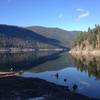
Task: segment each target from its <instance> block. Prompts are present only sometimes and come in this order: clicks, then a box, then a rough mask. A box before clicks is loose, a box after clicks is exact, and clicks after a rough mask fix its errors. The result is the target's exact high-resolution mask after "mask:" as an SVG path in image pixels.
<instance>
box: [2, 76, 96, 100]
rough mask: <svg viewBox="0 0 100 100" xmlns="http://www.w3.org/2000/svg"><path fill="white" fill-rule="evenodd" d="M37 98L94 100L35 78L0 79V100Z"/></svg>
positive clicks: (46, 99)
mask: <svg viewBox="0 0 100 100" xmlns="http://www.w3.org/2000/svg"><path fill="white" fill-rule="evenodd" d="M38 97H39V98H43V99H42V100H95V99H91V98H89V97H87V96H84V95H81V94H78V93H76V92H75V91H70V90H69V89H68V88H67V87H64V86H59V85H56V84H53V83H49V82H47V81H45V80H41V79H37V78H23V77H18V76H10V77H5V78H0V100H29V98H32V100H35V98H38ZM18 98H19V99H18ZM37 100H38V99H37Z"/></svg>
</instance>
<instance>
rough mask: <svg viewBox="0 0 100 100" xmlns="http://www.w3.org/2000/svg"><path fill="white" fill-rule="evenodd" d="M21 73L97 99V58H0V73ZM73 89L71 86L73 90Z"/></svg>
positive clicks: (56, 54)
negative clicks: (11, 69)
mask: <svg viewBox="0 0 100 100" xmlns="http://www.w3.org/2000/svg"><path fill="white" fill-rule="evenodd" d="M12 67H13V68H14V71H20V70H23V71H24V73H23V74H22V75H21V76H23V77H35V78H40V79H43V80H46V81H48V82H51V83H55V84H58V85H62V86H66V87H67V88H69V89H70V90H73V89H76V88H77V90H76V92H78V93H81V94H84V95H87V96H90V97H95V98H99V99H100V57H93V56H71V55H70V54H68V53H67V52H31V53H19V54H17V53H16V54H11V53H10V54H0V71H9V69H10V68H12ZM73 85H74V86H73Z"/></svg>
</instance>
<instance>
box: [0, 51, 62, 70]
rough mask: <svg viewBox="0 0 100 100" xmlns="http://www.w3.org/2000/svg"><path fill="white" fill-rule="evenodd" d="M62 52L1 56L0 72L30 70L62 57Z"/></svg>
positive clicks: (7, 54)
mask: <svg viewBox="0 0 100 100" xmlns="http://www.w3.org/2000/svg"><path fill="white" fill-rule="evenodd" d="M60 54H61V52H30V53H6V54H0V71H11V69H13V71H18V70H29V69H31V68H33V67H36V66H38V65H40V64H43V63H45V62H47V61H50V60H55V59H58V58H59V57H60Z"/></svg>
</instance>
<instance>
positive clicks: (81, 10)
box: [76, 8, 84, 12]
mask: <svg viewBox="0 0 100 100" xmlns="http://www.w3.org/2000/svg"><path fill="white" fill-rule="evenodd" d="M76 11H79V12H83V11H84V9H81V8H77V9H76Z"/></svg>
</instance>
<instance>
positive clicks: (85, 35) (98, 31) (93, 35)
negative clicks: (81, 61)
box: [73, 25, 100, 48]
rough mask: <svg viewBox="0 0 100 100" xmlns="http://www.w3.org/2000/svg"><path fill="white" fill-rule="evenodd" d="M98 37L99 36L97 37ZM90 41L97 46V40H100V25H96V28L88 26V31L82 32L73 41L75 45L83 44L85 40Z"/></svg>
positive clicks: (93, 45)
mask: <svg viewBox="0 0 100 100" xmlns="http://www.w3.org/2000/svg"><path fill="white" fill-rule="evenodd" d="M97 37H98V38H97ZM86 40H87V41H88V43H89V44H90V45H92V47H93V48H95V46H96V44H97V41H100V26H99V25H95V28H94V29H90V28H88V31H87V32H81V33H80V34H78V36H77V38H76V39H75V41H74V42H73V44H74V46H76V45H78V46H79V45H81V44H82V43H83V42H84V41H86Z"/></svg>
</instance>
